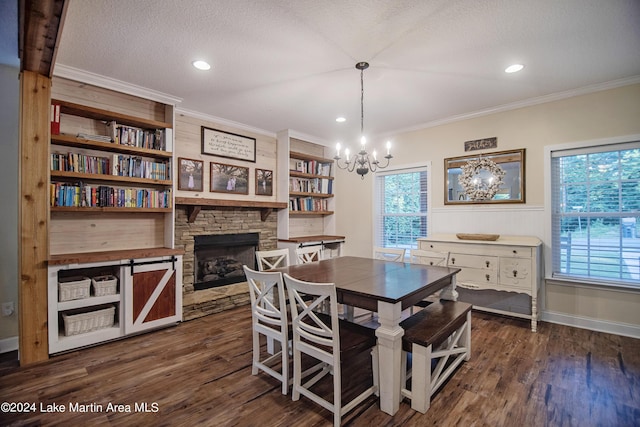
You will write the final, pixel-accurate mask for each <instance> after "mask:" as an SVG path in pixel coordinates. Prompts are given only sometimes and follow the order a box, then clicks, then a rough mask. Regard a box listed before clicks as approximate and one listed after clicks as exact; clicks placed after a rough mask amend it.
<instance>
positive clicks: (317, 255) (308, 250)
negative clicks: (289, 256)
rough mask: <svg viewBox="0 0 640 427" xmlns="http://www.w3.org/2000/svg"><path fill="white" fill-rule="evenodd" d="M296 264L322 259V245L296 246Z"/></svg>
mask: <svg viewBox="0 0 640 427" xmlns="http://www.w3.org/2000/svg"><path fill="white" fill-rule="evenodd" d="M296 257H297V258H298V264H306V263H308V262H314V261H320V260H321V259H322V246H319V245H318V246H303V247H301V248H296Z"/></svg>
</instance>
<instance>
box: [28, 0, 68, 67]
mask: <svg viewBox="0 0 640 427" xmlns="http://www.w3.org/2000/svg"><path fill="white" fill-rule="evenodd" d="M67 5H68V1H67V0H20V10H19V12H18V13H19V22H18V25H19V30H18V32H19V34H18V37H19V38H18V43H19V54H20V69H21V71H32V72H35V73H38V74H40V75H43V76H46V77H52V76H53V66H54V64H55V59H56V53H57V50H58V44H59V42H60V36H61V35H62V25H63V23H64V17H65V15H66V11H67Z"/></svg>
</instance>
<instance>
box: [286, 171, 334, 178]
mask: <svg viewBox="0 0 640 427" xmlns="http://www.w3.org/2000/svg"><path fill="white" fill-rule="evenodd" d="M289 176H290V177H296V178H319V179H333V177H332V176H329V175H316V174H312V173H305V172H299V171H295V170H290V171H289Z"/></svg>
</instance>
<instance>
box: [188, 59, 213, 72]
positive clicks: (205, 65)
mask: <svg viewBox="0 0 640 427" xmlns="http://www.w3.org/2000/svg"><path fill="white" fill-rule="evenodd" d="M192 64H193V66H194V67H196V68H197V69H198V70H204V71H206V70H209V69H211V65H209V63H207V62H206V61H193V62H192Z"/></svg>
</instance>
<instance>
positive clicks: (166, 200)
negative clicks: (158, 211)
mask: <svg viewBox="0 0 640 427" xmlns="http://www.w3.org/2000/svg"><path fill="white" fill-rule="evenodd" d="M50 190H51V192H50V204H51V206H52V207H57V206H67V207H121V208H170V207H171V206H172V200H173V198H172V192H171V189H165V190H153V189H148V188H123V187H112V186H108V185H97V186H96V185H90V184H86V183H83V182H79V183H63V182H52V183H51V185H50Z"/></svg>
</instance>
